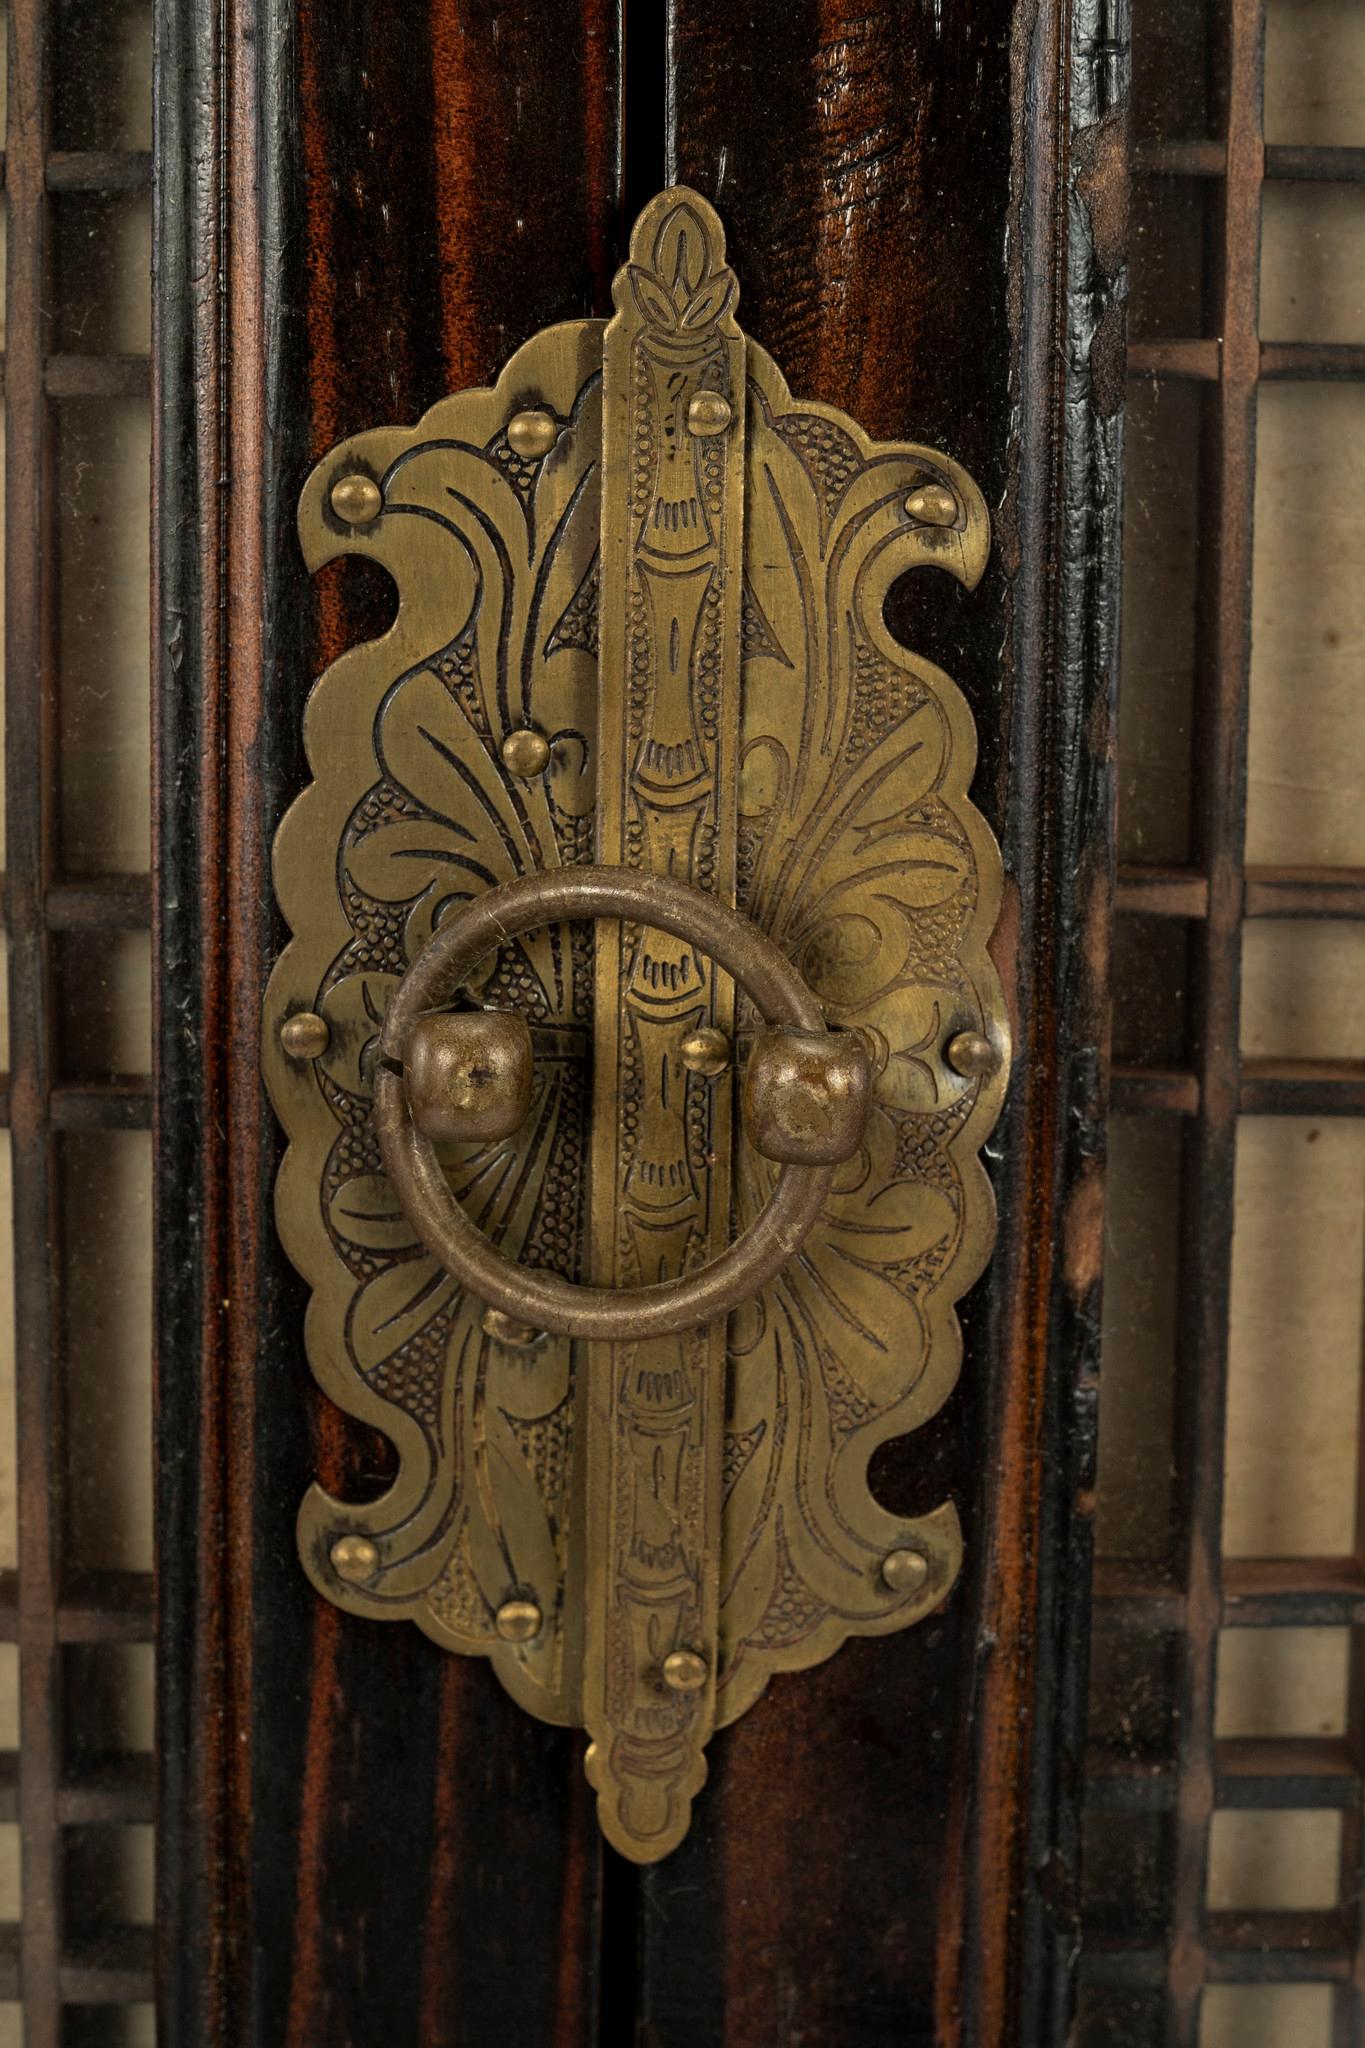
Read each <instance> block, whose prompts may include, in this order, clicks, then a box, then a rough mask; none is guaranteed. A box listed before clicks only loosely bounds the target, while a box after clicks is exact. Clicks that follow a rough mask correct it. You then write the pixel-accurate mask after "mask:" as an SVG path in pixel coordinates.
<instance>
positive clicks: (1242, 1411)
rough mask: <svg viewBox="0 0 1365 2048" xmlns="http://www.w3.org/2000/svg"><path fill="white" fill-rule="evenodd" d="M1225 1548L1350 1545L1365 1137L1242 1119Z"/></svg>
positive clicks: (1251, 1551)
mask: <svg viewBox="0 0 1365 2048" xmlns="http://www.w3.org/2000/svg"><path fill="white" fill-rule="evenodd" d="M1235 1215H1236V1221H1235V1231H1234V1237H1233V1248H1232V1314H1231V1322H1230V1329H1229V1361H1228V1426H1227V1475H1226V1490H1225V1496H1224V1514H1223V1545H1224V1549H1225V1551H1226V1552H1227V1553H1228V1554H1229V1555H1230V1556H1234V1557H1245V1556H1251V1557H1256V1556H1280V1557H1301V1556H1317V1555H1330V1556H1340V1555H1344V1554H1345V1553H1347V1552H1349V1551H1350V1550H1351V1549H1352V1548H1353V1546H1354V1542H1355V1494H1356V1426H1357V1420H1358V1410H1359V1378H1360V1342H1361V1306H1362V1280H1361V1275H1362V1262H1363V1260H1365V1124H1363V1123H1361V1122H1358V1121H1355V1120H1353V1119H1350V1118H1345V1117H1343V1118H1340V1119H1336V1120H1331V1119H1320V1120H1317V1121H1313V1120H1310V1119H1308V1118H1299V1117H1249V1118H1244V1119H1243V1120H1242V1123H1241V1127H1240V1129H1239V1132H1238V1139H1237V1185H1236V1212H1235Z"/></svg>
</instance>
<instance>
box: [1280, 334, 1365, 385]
mask: <svg viewBox="0 0 1365 2048" xmlns="http://www.w3.org/2000/svg"><path fill="white" fill-rule="evenodd" d="M1261 375H1262V377H1264V378H1267V379H1278V380H1281V381H1283V380H1297V381H1299V382H1300V383H1306V382H1317V381H1318V380H1326V381H1332V380H1340V379H1352V380H1354V379H1359V378H1361V377H1365V347H1361V346H1358V345H1357V344H1355V343H1353V342H1344V341H1268V342H1266V343H1264V345H1263V346H1262V349H1261Z"/></svg>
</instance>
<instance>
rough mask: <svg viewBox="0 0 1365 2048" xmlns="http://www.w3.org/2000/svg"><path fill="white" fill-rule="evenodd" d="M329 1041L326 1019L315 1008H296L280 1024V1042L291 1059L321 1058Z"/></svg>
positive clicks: (330, 1040)
mask: <svg viewBox="0 0 1365 2048" xmlns="http://www.w3.org/2000/svg"><path fill="white" fill-rule="evenodd" d="M331 1042H332V1033H331V1030H330V1028H329V1027H328V1023H327V1019H326V1018H325V1017H319V1015H318V1013H317V1011H316V1010H296V1011H295V1012H294V1014H293V1016H292V1017H286V1018H285V1020H284V1022H283V1024H281V1026H280V1044H281V1045H282V1046H283V1047H284V1050H285V1052H286V1053H287V1054H288V1056H289V1058H290V1059H291V1060H316V1059H321V1057H322V1055H323V1054H324V1053H325V1052H326V1050H327V1048H328V1046H329V1045H330V1044H331Z"/></svg>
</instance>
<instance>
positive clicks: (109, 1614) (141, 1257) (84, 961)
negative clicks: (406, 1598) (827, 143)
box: [0, 0, 152, 2048]
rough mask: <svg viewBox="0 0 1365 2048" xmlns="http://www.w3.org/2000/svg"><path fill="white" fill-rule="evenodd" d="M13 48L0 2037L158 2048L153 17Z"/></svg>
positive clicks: (42, 26) (37, 2044)
mask: <svg viewBox="0 0 1365 2048" xmlns="http://www.w3.org/2000/svg"><path fill="white" fill-rule="evenodd" d="M7 28H8V117H7V124H6V128H5V154H4V189H5V232H6V250H7V257H8V279H7V287H6V299H5V305H6V315H5V357H4V385H5V458H6V475H5V713H4V719H5V745H6V773H5V794H6V817H5V881H4V919H5V937H6V943H7V949H8V964H9V1051H8V1076H7V1082H6V1086H5V1092H4V1096H3V1102H4V1107H5V1113H6V1114H5V1121H6V1124H7V1127H8V1165H9V1179H10V1185H11V1191H12V1215H13V1234H12V1243H13V1254H12V1265H11V1266H10V1268H9V1271H8V1273H7V1276H6V1277H7V1279H8V1280H9V1282H10V1283H11V1284H12V1290H13V1344H12V1350H11V1349H10V1346H9V1344H8V1342H7V1343H6V1345H5V1350H6V1353H7V1356H8V1359H9V1362H10V1364H11V1366H12V1373H13V1393H14V1406H13V1411H12V1412H13V1414H14V1417H15V1418H16V1438H17V1466H16V1464H15V1462H14V1460H13V1459H12V1458H9V1457H6V1458H4V1459H3V1465H4V1470H3V1474H2V1475H0V1477H2V1478H3V1483H4V1486H5V1496H4V1503H3V1506H4V1512H3V1514H0V1545H3V1548H4V1558H3V1561H4V1564H5V1566H6V1569H5V1571H4V1574H3V1579H0V1637H2V1638H3V1642H4V1645H5V1649H4V1651H3V1652H0V1724H2V1727H0V1739H3V1741H4V1743H5V1744H6V1749H5V1753H4V1755H3V1756H2V1757H0V1824H3V1826H0V1835H2V1836H3V1838H4V1839H3V1841H2V1842H0V1850H2V1849H8V1850H11V1851H14V1850H17V1854H11V1855H9V1856H7V1857H0V1888H2V1889H3V1894H4V1898H5V1901H6V1904H5V1906H4V1909H3V1910H4V1911H5V1913H6V1914H7V1916H8V1918H9V1924H8V1925H7V1926H5V1927H4V1929H3V1932H2V1933H0V2042H3V2041H14V2042H17V2041H19V2040H20V2039H22V2040H23V2042H24V2043H25V2044H26V2048H54V2044H56V2043H57V2042H59V2041H61V2042H66V2043H69V2042H82V2043H84V2042H96V2041H99V2042H103V2041H120V2042H131V2041H135V2040H149V2039H150V2038H151V2017H150V2004H149V2001H150V1999H151V1996H152V1936H151V1928H150V1924H149V1921H150V1890H151V1886H150V1863H151V1821H152V1759H151V1733H152V1731H151V1725H150V1722H151V1634H152V1581H151V1529H150V1493H151V1486H150V1343H149V1312H150V1274H149V1237H150V1229H149V1214H148V1211H149V1192H150V1190H149V1171H150V1139H149V1125H150V1119H151V1096H150V1083H149V1080H148V1075H147V1069H148V1066H149V1063H150V1053H149V1047H150V1031H149V1024H148V1004H149V994H150V989H149V972H148V958H149V948H148V939H147V931H148V926H149V923H150V887H149V877H148V869H149V867H150V848H149V844H148V819H149V755H148V741H147V653H148V649H147V627H146V617H147V590H148V474H149V460H148V432H149V394H148V375H149V373H148V356H149V332H148V328H149V300H150V295H149V276H148V272H149V249H150V184H151V156H150V141H151V137H150V104H151V101H150V57H151V23H150V8H149V7H148V6H141V5H135V4H134V5H130V4H122V0H11V4H10V7H9V10H8V22H7ZM7 1421H8V1417H6V1422H7ZM3 1448H4V1447H3V1446H0V1450H2V1449H3ZM16 1470H17V1504H16V1503H15V1501H14V1491H13V1489H14V1486H15V1479H14V1474H15V1471H16ZM16 1652H17V1655H16ZM16 1824H17V1826H16ZM16 1834H17V1838H18V1839H17V1843H16V1841H15V1836H16Z"/></svg>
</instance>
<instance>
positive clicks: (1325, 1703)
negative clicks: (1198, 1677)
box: [1214, 1628, 1351, 1738]
mask: <svg viewBox="0 0 1365 2048" xmlns="http://www.w3.org/2000/svg"><path fill="white" fill-rule="evenodd" d="M1350 1666H1351V1632H1350V1630H1349V1629H1345V1628H1225V1629H1224V1630H1223V1631H1222V1634H1221V1635H1220V1637H1219V1639H1218V1701H1217V1711H1216V1713H1215V1716H1214V1730H1215V1733H1216V1734H1218V1735H1219V1736H1238V1735H1242V1736H1248V1735H1252V1736H1262V1737H1271V1738H1273V1737H1278V1736H1296V1735H1307V1736H1332V1735H1344V1734H1345V1732H1346V1708H1347V1686H1348V1684H1349V1682H1350Z"/></svg>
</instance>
